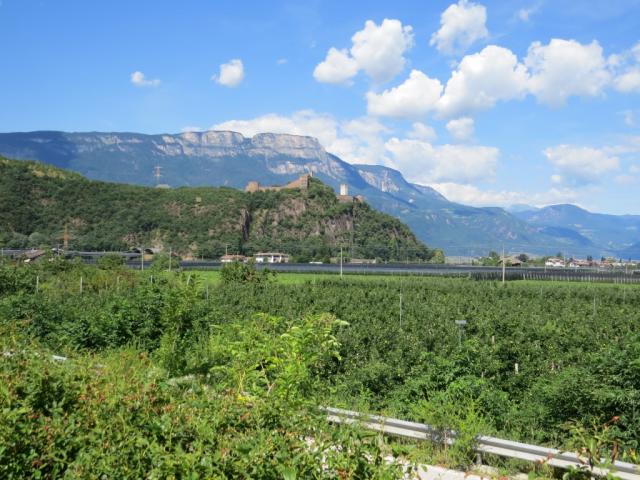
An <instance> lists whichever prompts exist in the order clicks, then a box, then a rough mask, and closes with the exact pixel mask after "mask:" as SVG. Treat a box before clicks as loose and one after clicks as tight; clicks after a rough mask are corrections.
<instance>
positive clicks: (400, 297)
mask: <svg viewBox="0 0 640 480" xmlns="http://www.w3.org/2000/svg"><path fill="white" fill-rule="evenodd" d="M400 330H402V293H401V294H400Z"/></svg>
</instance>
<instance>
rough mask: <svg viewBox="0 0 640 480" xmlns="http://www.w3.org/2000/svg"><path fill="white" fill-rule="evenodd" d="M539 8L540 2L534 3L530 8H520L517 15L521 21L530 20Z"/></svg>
mask: <svg viewBox="0 0 640 480" xmlns="http://www.w3.org/2000/svg"><path fill="white" fill-rule="evenodd" d="M539 9H540V4H537V5H533V6H531V7H529V8H521V9H520V10H518V13H517V15H516V16H517V17H518V18H519V19H520V20H521V21H523V22H528V21H529V20H531V15H533V14H534V13H536V12H537V11H538V10H539Z"/></svg>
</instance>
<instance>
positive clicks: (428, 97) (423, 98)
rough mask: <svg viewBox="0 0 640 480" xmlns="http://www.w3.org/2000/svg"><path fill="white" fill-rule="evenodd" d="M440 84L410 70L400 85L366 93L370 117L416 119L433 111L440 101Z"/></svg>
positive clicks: (416, 71) (418, 72) (419, 72)
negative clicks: (379, 91)
mask: <svg viewBox="0 0 640 480" xmlns="http://www.w3.org/2000/svg"><path fill="white" fill-rule="evenodd" d="M441 93H442V84H441V83H440V81H439V80H437V79H433V78H429V77H428V76H427V75H425V74H424V73H422V72H421V71H419V70H412V71H411V73H410V74H409V78H407V79H406V80H405V81H404V82H403V83H402V84H400V85H398V86H397V87H394V88H391V89H388V90H385V91H383V92H382V93H379V94H378V93H374V92H368V93H367V111H368V113H369V114H370V115H377V116H386V117H416V116H420V115H424V114H425V113H427V112H429V111H431V110H433V109H434V108H435V106H436V104H437V102H438V101H439V100H440V95H441Z"/></svg>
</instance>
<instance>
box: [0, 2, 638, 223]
mask: <svg viewBox="0 0 640 480" xmlns="http://www.w3.org/2000/svg"><path fill="white" fill-rule="evenodd" d="M0 59H1V61H2V66H3V68H2V74H0V105H1V106H2V115H0V131H4V132H10V131H29V130H41V129H50V130H67V131H90V130H99V131H135V132H144V133H163V132H170V133H174V132H180V131H182V130H184V129H195V128H197V129H209V128H219V129H222V128H224V129H233V130H237V131H241V132H242V133H244V134H246V135H252V134H255V133H256V132H259V131H275V132H282V133H285V132H286V133H295V134H309V135H313V136H316V137H318V138H319V139H320V141H321V142H322V143H323V145H324V146H325V147H326V148H327V149H328V150H329V151H331V152H333V153H335V154H337V155H339V156H340V157H341V158H343V159H344V160H347V161H350V162H353V163H358V162H360V163H378V164H384V165H388V166H391V167H394V168H398V169H399V170H400V171H402V172H403V173H404V174H405V176H406V177H407V178H408V179H409V180H411V181H414V182H418V183H422V184H426V185H432V186H434V187H435V188H437V189H438V190H439V191H441V192H442V193H444V194H445V195H446V196H447V197H449V198H451V199H453V200H457V201H460V202H463V203H468V204H474V205H500V206H504V205H509V204H513V203H528V204H534V205H544V204H551V203H562V202H571V203H576V204H579V205H582V206H584V207H587V208H589V209H591V210H594V211H602V212H610V213H635V214H640V0H627V1H620V0H608V1H599V0H594V1H562V0H560V1H551V0H526V1H524V0H523V1H520V0H515V1H510V2H504V1H496V2H494V1H469V0H467V1H465V0H459V1H457V2H452V1H444V2H439V1H438V2H436V1H432V2H418V1H415V2H411V1H402V0H396V1H394V2H389V1H367V2H345V1H305V2H299V1H280V2H278V1H269V2H263V1H260V2H258V1H255V2H238V1H236V2H226V1H216V2H214V1H204V0H193V1H182V2H177V1H158V0H156V1H150V0H147V1H145V0H140V1H135V2H132V1H118V0H110V1H81V0H55V1H54V0H0Z"/></svg>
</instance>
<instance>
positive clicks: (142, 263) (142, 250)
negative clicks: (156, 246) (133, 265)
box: [140, 247, 144, 271]
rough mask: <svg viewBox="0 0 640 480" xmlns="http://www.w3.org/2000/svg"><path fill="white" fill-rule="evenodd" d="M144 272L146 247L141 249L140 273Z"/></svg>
mask: <svg viewBox="0 0 640 480" xmlns="http://www.w3.org/2000/svg"><path fill="white" fill-rule="evenodd" d="M142 270H144V247H140V271H142Z"/></svg>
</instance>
